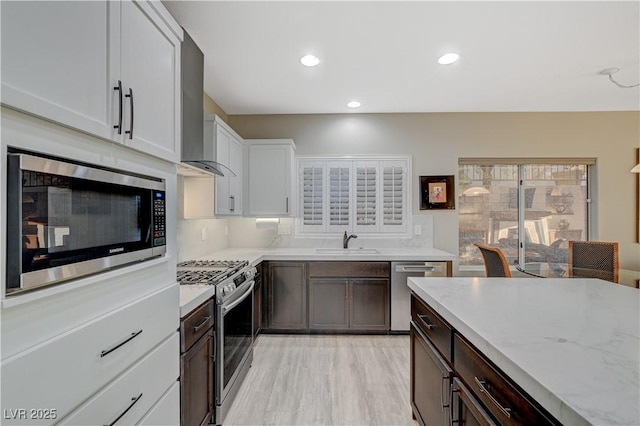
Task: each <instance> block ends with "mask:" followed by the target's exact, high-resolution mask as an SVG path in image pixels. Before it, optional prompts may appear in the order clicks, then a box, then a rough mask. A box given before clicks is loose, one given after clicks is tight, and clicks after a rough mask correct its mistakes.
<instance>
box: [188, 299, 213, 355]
mask: <svg viewBox="0 0 640 426" xmlns="http://www.w3.org/2000/svg"><path fill="white" fill-rule="evenodd" d="M213 315H214V311H213V299H209V300H208V301H206V302H205V303H203V304H202V305H200V306H198V307H197V308H196V309H194V310H193V311H192V312H191V313H190V314H189V315H187V316H186V317H185V318H184V319H183V320H182V321H180V351H181V352H186V351H187V350H188V349H189V348H190V347H191V345H193V344H194V343H195V342H197V341H198V339H199V338H200V337H202V336H204V335H205V334H206V333H207V331H209V329H210V328H211V327H212V326H213V322H214V319H213Z"/></svg>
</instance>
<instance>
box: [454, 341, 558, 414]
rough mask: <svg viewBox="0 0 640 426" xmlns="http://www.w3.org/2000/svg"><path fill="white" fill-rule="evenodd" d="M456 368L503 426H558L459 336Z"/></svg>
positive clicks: (456, 348) (455, 347) (456, 347)
mask: <svg viewBox="0 0 640 426" xmlns="http://www.w3.org/2000/svg"><path fill="white" fill-rule="evenodd" d="M453 345H454V346H453V355H454V359H453V364H454V369H455V371H456V374H457V375H458V376H460V377H461V378H462V381H463V382H464V383H465V384H466V385H467V387H468V388H469V389H470V390H471V392H472V393H473V394H474V395H475V396H476V398H477V399H478V400H479V401H480V402H482V404H483V405H484V406H485V407H486V408H487V410H488V411H489V412H490V413H491V414H492V415H493V416H494V417H495V418H496V420H498V423H500V424H502V425H549V424H558V423H557V422H556V421H555V419H554V418H553V417H552V416H551V415H550V414H548V413H545V412H544V410H543V409H542V408H539V407H537V406H536V405H535V403H534V402H533V399H532V398H531V397H529V396H527V395H526V394H525V393H524V392H523V391H521V390H520V389H518V388H517V387H516V386H515V384H513V383H512V382H511V381H510V380H509V379H507V378H506V376H505V375H504V374H503V373H501V372H500V371H499V370H498V369H497V368H495V367H493V366H492V365H491V364H490V363H489V362H488V361H487V360H486V359H485V358H484V356H483V355H481V354H480V353H479V352H478V351H477V350H476V349H475V348H474V347H473V346H472V345H471V344H470V343H468V342H467V341H466V340H464V339H463V338H461V337H460V336H459V335H458V334H456V335H455V337H454V343H453Z"/></svg>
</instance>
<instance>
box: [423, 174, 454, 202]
mask: <svg viewBox="0 0 640 426" xmlns="http://www.w3.org/2000/svg"><path fill="white" fill-rule="evenodd" d="M453 179H454V176H453V175H448V176H420V210H433V209H448V210H453V209H455V208H456V199H455V195H454V186H453V183H454V180H453Z"/></svg>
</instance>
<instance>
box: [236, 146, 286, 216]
mask: <svg viewBox="0 0 640 426" xmlns="http://www.w3.org/2000/svg"><path fill="white" fill-rule="evenodd" d="M248 157H249V158H248V161H247V163H248V167H247V173H246V174H247V176H248V191H249V194H248V212H247V214H248V215H249V216H290V215H291V209H292V205H293V203H292V199H291V195H292V191H291V181H292V176H291V173H292V161H293V144H292V143H289V144H285V143H282V144H280V143H274V144H266V143H265V144H257V143H256V144H252V143H249V149H248Z"/></svg>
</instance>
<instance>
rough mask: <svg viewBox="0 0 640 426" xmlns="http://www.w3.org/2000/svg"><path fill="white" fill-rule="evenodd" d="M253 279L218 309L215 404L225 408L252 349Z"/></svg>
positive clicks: (239, 288)
mask: <svg viewBox="0 0 640 426" xmlns="http://www.w3.org/2000/svg"><path fill="white" fill-rule="evenodd" d="M254 285H255V282H254V281H253V280H251V281H246V282H244V283H243V284H242V285H241V286H240V287H238V289H237V290H236V291H235V293H234V296H235V295H237V296H236V297H233V298H231V299H230V300H227V301H225V302H224V303H223V304H221V305H218V309H217V318H216V319H217V321H216V329H217V338H218V342H217V343H218V348H217V352H218V354H217V362H216V370H217V380H216V402H217V405H222V402H223V401H224V399H225V398H226V396H227V394H228V393H229V391H230V389H231V388H232V386H233V384H234V382H235V380H236V377H237V375H238V373H239V371H240V368H241V367H242V366H243V365H244V363H245V361H246V359H247V358H248V357H249V355H250V354H251V353H252V350H253V287H254Z"/></svg>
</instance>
